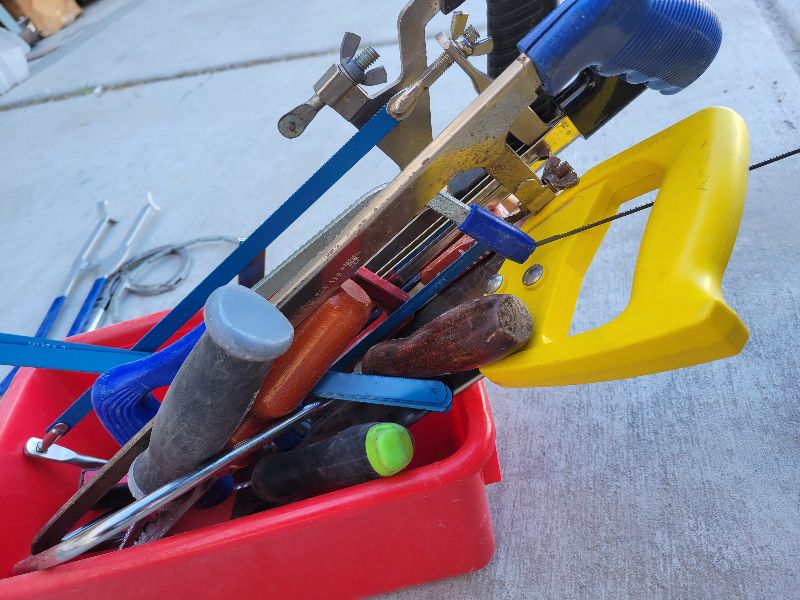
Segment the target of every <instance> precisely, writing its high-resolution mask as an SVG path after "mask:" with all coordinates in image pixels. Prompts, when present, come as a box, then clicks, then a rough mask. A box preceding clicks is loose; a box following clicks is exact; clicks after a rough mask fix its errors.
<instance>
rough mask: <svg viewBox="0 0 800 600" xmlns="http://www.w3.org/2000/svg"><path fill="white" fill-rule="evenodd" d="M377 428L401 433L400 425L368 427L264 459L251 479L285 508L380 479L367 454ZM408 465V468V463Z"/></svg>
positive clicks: (256, 489)
mask: <svg viewBox="0 0 800 600" xmlns="http://www.w3.org/2000/svg"><path fill="white" fill-rule="evenodd" d="M375 427H379V428H384V427H390V428H394V430H399V431H400V432H401V433H402V435H403V436H404V437H405V438H406V439H407V440H409V442H408V443H409V444H410V443H411V442H410V435H409V434H408V432H406V431H405V430H403V429H402V428H400V427H397V426H396V425H393V424H391V425H387V424H385V423H384V424H381V423H364V424H361V425H355V426H352V427H348V428H347V429H345V430H344V431H340V432H339V433H337V434H336V435H334V436H333V437H330V438H328V439H326V440H322V441H320V442H317V443H315V444H311V445H310V446H306V447H304V448H296V449H294V450H290V451H289V452H280V453H278V454H274V455H272V456H268V457H266V458H263V459H261V460H260V461H259V462H258V464H257V465H256V467H255V469H253V474H252V476H251V478H250V481H251V483H252V489H253V491H254V492H255V493H256V494H257V495H258V497H259V498H261V499H262V500H264V501H266V502H268V503H270V504H285V503H287V502H291V501H294V500H300V499H302V498H308V497H310V496H314V495H316V494H319V493H321V492H324V491H329V490H334V489H339V488H342V487H346V486H350V485H356V484H359V483H364V482H366V481H370V480H372V479H378V478H379V477H381V474H380V473H378V472H376V470H375V468H373V465H372V463H371V461H370V459H369V457H368V454H367V450H366V445H367V444H366V441H367V435H368V434H369V432H370V430H372V429H373V428H375ZM406 464H408V463H407V462H406Z"/></svg>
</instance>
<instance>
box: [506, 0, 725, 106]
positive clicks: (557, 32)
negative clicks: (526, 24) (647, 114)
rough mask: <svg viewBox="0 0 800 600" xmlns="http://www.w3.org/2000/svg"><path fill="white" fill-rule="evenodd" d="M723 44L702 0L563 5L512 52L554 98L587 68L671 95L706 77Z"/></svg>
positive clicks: (580, 0) (572, 0) (588, 0)
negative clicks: (522, 56) (533, 67)
mask: <svg viewBox="0 0 800 600" xmlns="http://www.w3.org/2000/svg"><path fill="white" fill-rule="evenodd" d="M721 43H722V29H721V28H720V24H719V19H718V18H717V15H716V13H715V12H714V10H713V9H712V8H711V6H709V5H708V3H707V2H705V0H566V2H564V3H563V4H561V5H560V6H558V7H557V8H556V9H555V10H554V11H553V12H551V13H550V14H549V15H548V16H547V18H545V19H544V20H543V21H542V22H541V23H539V24H538V25H537V26H536V27H534V28H533V29H532V30H531V32H530V33H529V34H528V35H526V36H525V37H524V38H522V40H521V41H520V42H519V44H518V45H517V47H518V48H519V51H520V52H522V53H524V54H527V55H528V58H530V59H531V60H532V61H533V62H534V64H535V65H536V68H537V70H538V71H539V76H540V77H541V79H542V83H543V85H544V88H545V91H546V92H547V93H548V94H550V95H551V96H552V95H555V94H557V93H558V92H560V91H561V90H563V89H564V87H565V86H566V85H567V84H568V83H570V81H572V80H573V79H574V78H575V77H576V76H577V75H578V73H580V72H581V71H583V70H584V69H586V68H591V69H592V70H593V71H594V72H596V73H597V74H599V75H603V76H605V77H610V76H614V75H618V76H620V77H621V78H622V79H624V80H625V81H627V82H628V83H644V84H646V85H647V87H649V88H651V89H654V90H658V91H660V92H661V93H662V94H674V93H676V92H679V91H680V90H682V89H683V88H685V87H686V86H688V85H689V84H690V83H692V82H693V81H694V80H695V79H697V78H698V77H700V75H702V74H703V72H704V71H705V70H706V69H707V68H708V66H709V65H710V64H711V61H713V60H714V57H715V56H716V55H717V51H718V50H719V46H720V44H721Z"/></svg>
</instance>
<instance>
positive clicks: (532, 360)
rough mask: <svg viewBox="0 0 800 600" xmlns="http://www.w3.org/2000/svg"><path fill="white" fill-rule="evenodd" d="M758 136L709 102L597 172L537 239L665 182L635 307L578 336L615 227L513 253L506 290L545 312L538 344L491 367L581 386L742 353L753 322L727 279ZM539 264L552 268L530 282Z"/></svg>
mask: <svg viewBox="0 0 800 600" xmlns="http://www.w3.org/2000/svg"><path fill="white" fill-rule="evenodd" d="M748 159H749V147H748V135H747V126H746V125H745V123H744V121H743V120H742V118H741V117H740V116H739V115H738V114H736V113H735V112H734V111H732V110H730V109H727V108H708V109H705V110H702V111H700V112H698V113H696V114H695V115H693V116H691V117H689V118H687V119H685V120H684V121H681V122H680V123H677V124H676V125H673V126H672V127H670V128H668V129H666V130H664V131H662V132H661V133H658V134H656V135H655V136H653V137H651V138H649V139H647V140H645V141H643V142H641V143H640V144H638V145H636V146H634V147H632V148H629V149H628V150H626V151H625V152H622V153H621V154H618V155H617V156H614V157H612V158H610V159H609V160H607V161H605V162H604V163H602V164H600V165H598V166H597V167H595V168H593V169H592V170H590V171H589V172H588V173H586V174H585V175H584V176H583V177H582V178H581V181H580V183H579V184H578V185H577V186H576V187H574V188H572V189H570V190H567V191H565V192H563V193H562V194H561V195H559V196H558V197H557V198H556V199H555V200H553V201H552V202H551V203H550V204H549V205H547V206H546V207H545V208H544V209H543V210H542V211H541V212H540V213H538V214H536V215H534V216H533V217H531V218H530V219H529V220H528V222H527V223H526V224H525V225H524V227H523V229H524V231H525V232H527V233H529V234H530V235H531V236H533V238H534V239H544V238H546V237H548V236H551V235H555V234H558V233H562V232H564V231H567V230H570V229H573V228H575V227H577V226H579V225H581V224H585V223H590V222H593V221H596V220H599V219H602V218H604V217H607V216H609V215H612V214H614V213H616V212H617V210H618V208H619V206H620V205H621V204H622V203H623V202H626V201H628V200H631V199H633V198H636V197H638V196H641V195H642V194H645V193H647V192H650V191H652V190H654V189H658V188H660V189H659V192H658V196H657V199H656V201H655V205H654V206H653V208H652V210H651V213H650V216H649V218H648V222H647V226H646V228H645V231H644V236H643V238H642V243H641V247H640V249H639V255H638V257H637V260H636V268H635V271H634V276H633V286H632V290H631V296H630V300H629V303H628V306H627V307H626V308H625V310H624V311H623V312H622V313H621V314H620V315H619V316H617V317H616V318H614V319H613V320H611V321H609V322H608V323H606V324H604V325H602V326H600V327H597V328H595V329H592V330H589V331H585V332H582V333H579V334H576V335H569V328H570V323H571V321H572V316H573V312H574V310H575V305H576V303H577V300H578V294H579V292H580V288H581V282H582V281H583V277H584V275H585V274H586V270H587V269H588V267H589V265H590V264H591V262H592V259H593V257H594V255H595V253H596V252H597V249H598V247H599V246H600V243H601V242H602V240H603V237H604V236H605V234H606V232H607V231H608V227H609V225H610V224H609V225H603V226H600V227H596V228H594V229H591V230H589V231H586V232H583V233H580V234H578V235H574V236H572V237H568V238H565V239H563V240H561V241H558V242H556V243H553V244H548V245H545V246H543V247H540V248H538V249H537V250H536V252H534V253H533V255H532V256H531V257H530V258H529V259H528V261H527V262H526V263H525V264H524V265H519V264H515V263H512V262H510V261H506V262H505V263H504V264H503V267H502V269H501V270H500V274H501V275H502V276H503V284H502V285H501V286H500V288H499V289H498V290H497V291H496V293H499V294H515V295H516V296H518V297H519V298H520V299H522V301H523V302H524V303H525V305H526V306H527V307H528V309H529V310H530V312H531V315H532V316H533V324H534V325H533V326H534V335H533V336H532V338H531V341H530V343H529V344H528V345H527V347H526V348H524V349H523V350H520V351H519V352H517V353H515V354H513V355H511V356H509V357H507V358H505V359H503V360H500V361H497V362H495V363H492V364H490V365H488V366H486V367H484V368H483V369H482V371H483V373H484V375H486V377H488V378H489V379H491V380H492V381H494V382H495V383H498V384H500V385H505V386H511V387H535V386H551V385H572V384H583V383H592V382H597V381H607V380H611V379H621V378H625V377H635V376H637V375H645V374H648V373H655V372H658V371H666V370H669V369H677V368H681V367H686V366H690V365H695V364H698V363H703V362H708V361H712V360H716V359H718V358H724V357H727V356H732V355H734V354H737V353H738V352H739V351H740V350H741V349H742V347H743V346H744V344H745V342H746V341H747V338H748V332H747V328H746V327H745V326H744V324H743V323H742V321H741V319H739V317H738V315H737V314H736V313H735V312H734V311H733V310H732V309H731V308H730V307H729V306H728V305H727V304H725V301H724V299H723V297H722V289H721V279H722V275H723V273H724V272H725V267H726V266H727V264H728V259H729V258H730V254H731V250H732V249H733V245H734V242H735V241H736V234H737V231H738V229H739V223H740V221H741V216H742V210H743V208H744V199H745V192H746V187H747V174H748ZM535 263H539V264H541V265H542V266H543V268H544V275H543V277H541V279H540V280H539V281H538V282H536V283H535V284H534V285H532V286H529V287H528V286H525V285H524V284H523V282H522V275H523V273H525V271H526V270H527V269H528V267H530V266H532V265H533V264H535Z"/></svg>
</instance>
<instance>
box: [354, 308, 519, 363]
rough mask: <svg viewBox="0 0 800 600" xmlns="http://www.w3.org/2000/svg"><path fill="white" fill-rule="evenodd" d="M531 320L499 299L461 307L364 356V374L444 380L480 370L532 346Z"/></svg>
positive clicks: (389, 341)
mask: <svg viewBox="0 0 800 600" xmlns="http://www.w3.org/2000/svg"><path fill="white" fill-rule="evenodd" d="M532 329H533V327H532V323H531V316H530V313H529V312H528V309H527V307H526V306H525V304H523V302H522V300H520V299H519V298H517V297H516V296H513V295H511V294H495V295H491V296H485V297H483V298H476V299H475V300H470V301H468V302H464V303H463V304H459V305H458V306H456V307H455V308H452V309H450V310H448V311H447V312H445V313H442V314H441V315H439V316H438V317H437V318H435V319H433V320H432V321H431V322H430V323H428V324H427V325H425V326H424V327H422V328H421V329H419V330H418V331H415V332H414V333H413V334H411V335H410V336H408V337H406V338H402V339H397V340H388V341H386V342H381V343H380V344H376V345H375V346H373V347H372V348H370V349H369V350H368V351H367V353H366V354H365V355H364V360H363V362H362V366H361V369H362V371H363V372H364V373H369V374H374V375H389V376H395V377H422V378H426V377H438V376H440V375H446V374H448V373H458V372H460V371H466V370H469V369H475V368H478V367H482V366H483V365H486V364H489V363H491V362H494V361H496V360H500V359H501V358H503V357H505V356H508V355H509V354H511V353H512V352H515V351H516V350H519V349H520V348H521V347H522V346H524V345H525V344H527V343H528V340H529V339H530V337H531V332H532Z"/></svg>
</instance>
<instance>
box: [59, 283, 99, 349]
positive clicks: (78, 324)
mask: <svg viewBox="0 0 800 600" xmlns="http://www.w3.org/2000/svg"><path fill="white" fill-rule="evenodd" d="M105 285H106V278H105V277H98V278H97V279H95V280H94V282H93V283H92V287H91V288H89V293H88V294H86V298H85V299H84V301H83V304H81V308H80V310H79V311H78V314H77V315H75V320H74V321H73V322H72V326H71V327H70V328H69V331H68V332H67V337H69V336H71V335H77V334H79V333H83V332H84V331H85V330H86V321H88V320H89V314H90V313H91V312H92V308H93V307H94V305H95V303H96V302H97V299H98V298H99V297H100V294H101V293H102V292H103V288H104V287H105Z"/></svg>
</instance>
